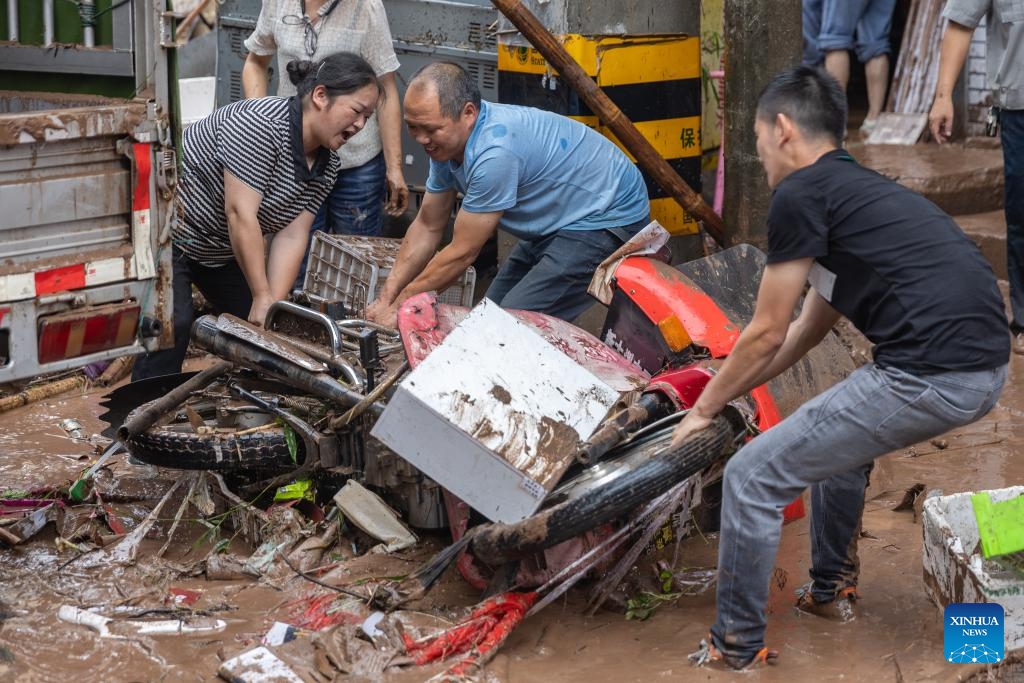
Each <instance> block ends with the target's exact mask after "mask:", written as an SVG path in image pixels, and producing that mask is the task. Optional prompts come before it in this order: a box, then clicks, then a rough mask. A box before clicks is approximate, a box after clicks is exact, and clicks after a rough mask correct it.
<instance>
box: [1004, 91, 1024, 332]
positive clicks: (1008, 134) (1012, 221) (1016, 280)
mask: <svg viewBox="0 0 1024 683" xmlns="http://www.w3.org/2000/svg"><path fill="white" fill-rule="evenodd" d="M999 127H1000V130H1001V131H1002V136H1001V137H1002V142H1003V174H1004V177H1005V180H1006V190H1005V193H1006V194H1005V195H1004V203H1003V207H1004V211H1005V212H1006V261H1007V263H1006V275H1007V279H1008V280H1009V281H1010V308H1011V310H1012V311H1013V323H1012V327H1013V332H1014V334H1016V333H1018V332H1022V331H1024V109H1013V110H1010V109H1004V110H1003V111H1001V112H999Z"/></svg>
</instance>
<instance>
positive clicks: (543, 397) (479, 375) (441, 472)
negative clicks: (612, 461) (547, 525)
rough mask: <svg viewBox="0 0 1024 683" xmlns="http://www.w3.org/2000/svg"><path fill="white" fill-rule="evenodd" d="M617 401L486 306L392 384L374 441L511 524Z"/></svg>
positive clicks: (533, 506)
mask: <svg viewBox="0 0 1024 683" xmlns="http://www.w3.org/2000/svg"><path fill="white" fill-rule="evenodd" d="M620 396H621V394H620V392H619V391H617V390H616V389H614V388H612V387H610V386H609V385H608V384H606V383H605V382H603V381H602V380H600V379H598V378H597V377H596V376H595V375H594V374H592V373H591V372H590V371H589V370H587V369H586V368H584V367H583V366H581V365H580V364H578V363H577V362H575V361H574V360H572V359H570V358H569V357H568V356H566V355H565V354H564V353H562V352H561V351H559V350H558V349H556V348H555V347H554V346H552V345H551V344H550V343H549V342H548V341H546V340H545V339H544V338H543V337H541V336H540V335H539V334H537V332H535V331H534V330H533V329H532V328H531V327H530V326H528V325H526V324H525V323H523V322H522V321H520V320H518V319H517V318H516V317H514V316H513V315H511V314H509V313H507V312H506V311H503V310H502V309H501V308H500V307H499V306H498V305H497V304H495V303H494V302H492V301H489V300H487V299H485V300H484V301H483V302H482V303H480V304H479V305H478V306H477V307H476V308H474V309H473V310H472V311H470V313H469V315H467V316H466V318H465V319H464V320H463V321H462V322H461V323H460V324H459V325H458V326H457V327H455V328H454V329H453V330H452V332H451V333H450V334H449V335H448V336H447V337H445V339H444V341H443V342H441V344H440V345H438V346H437V347H436V348H435V349H434V350H433V351H431V352H430V354H429V355H428V356H427V357H426V358H425V359H424V360H423V361H422V362H421V363H420V364H419V365H418V366H416V368H415V369H414V370H413V371H412V372H411V373H409V375H408V376H407V377H406V378H405V380H404V381H403V382H402V383H401V384H400V385H399V386H398V389H397V390H396V392H395V395H394V396H393V397H392V398H391V399H389V401H388V404H387V407H386V408H385V410H384V413H383V414H382V415H381V417H380V418H379V419H378V420H377V423H376V425H375V426H374V428H373V431H372V434H373V436H374V437H376V438H378V439H380V440H381V441H382V442H384V444H386V445H387V446H388V447H389V448H391V449H392V450H393V451H395V452H396V453H398V454H399V455H400V456H402V457H403V458H405V459H406V460H408V461H409V462H410V463H412V464H413V465H414V466H415V467H417V468H418V469H420V470H421V471H422V472H423V473H424V474H426V475H427V476H428V477H430V478H431V479H433V480H434V481H436V482H437V483H439V484H440V485H442V486H444V487H445V488H446V489H448V490H449V491H451V492H452V493H454V494H455V495H456V496H458V497H459V498H461V499H462V500H464V501H466V502H467V503H468V504H469V505H470V506H472V507H473V508H474V509H476V510H477V511H479V512H480V513H481V514H483V515H484V516H485V517H487V518H488V519H490V520H492V521H497V522H506V523H507V522H515V521H518V520H520V519H524V518H525V517H528V516H529V515H531V514H533V513H534V512H535V511H536V510H537V508H538V507H539V506H540V503H541V501H542V500H543V498H544V496H546V495H547V493H548V492H549V491H550V490H551V489H552V488H554V486H555V485H556V484H557V483H558V480H559V479H560V478H561V476H562V474H563V473H564V472H565V469H566V467H568V466H569V464H570V463H571V462H572V461H573V459H574V456H575V453H576V449H577V446H578V444H579V442H580V441H582V440H584V439H586V438H588V437H589V436H590V435H591V434H593V432H594V430H595V429H596V428H597V426H598V425H599V424H600V423H601V421H602V419H603V418H604V417H605V415H606V414H607V413H608V410H609V409H610V408H611V407H612V406H613V405H614V404H615V403H616V401H618V400H619V398H620Z"/></svg>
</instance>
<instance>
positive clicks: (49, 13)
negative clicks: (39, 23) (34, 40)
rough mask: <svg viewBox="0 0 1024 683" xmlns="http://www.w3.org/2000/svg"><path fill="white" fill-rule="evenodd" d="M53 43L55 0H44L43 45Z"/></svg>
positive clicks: (46, 45) (47, 45)
mask: <svg viewBox="0 0 1024 683" xmlns="http://www.w3.org/2000/svg"><path fill="white" fill-rule="evenodd" d="M51 45H53V0H43V47H49V46H51Z"/></svg>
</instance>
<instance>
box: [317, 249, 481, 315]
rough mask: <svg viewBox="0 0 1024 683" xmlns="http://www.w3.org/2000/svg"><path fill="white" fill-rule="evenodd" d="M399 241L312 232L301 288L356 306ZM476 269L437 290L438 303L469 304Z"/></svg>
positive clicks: (373, 292)
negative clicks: (304, 276) (304, 277)
mask: <svg viewBox="0 0 1024 683" xmlns="http://www.w3.org/2000/svg"><path fill="white" fill-rule="evenodd" d="M401 243H402V241H401V240H397V239H389V238H387V237H361V236H358V235H329V234H327V233H324V232H320V231H317V232H314V233H313V243H312V245H311V246H310V250H309V264H308V266H307V268H306V279H305V280H303V283H302V290H303V292H305V294H306V296H307V297H309V299H310V301H314V302H318V303H319V302H324V301H341V302H342V303H344V304H345V306H347V307H348V308H350V309H353V310H360V309H362V308H363V307H365V306H366V304H368V303H370V302H371V301H373V300H374V299H375V298H376V297H377V291H378V290H379V289H380V287H382V286H383V285H384V282H385V281H386V280H387V278H388V274H389V273H390V272H391V268H392V266H393V265H394V263H395V258H396V257H397V256H398V247H399V245H401ZM475 285H476V271H474V270H473V268H472V267H470V268H467V269H466V272H465V274H464V275H463V276H462V278H461V279H460V280H459V282H456V283H455V284H453V285H452V286H450V287H448V288H447V289H446V290H444V291H443V292H441V293H440V294H438V297H437V300H438V301H440V302H441V303H445V304H452V305H455V306H472V305H473V287H474V286H475Z"/></svg>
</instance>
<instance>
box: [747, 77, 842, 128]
mask: <svg viewBox="0 0 1024 683" xmlns="http://www.w3.org/2000/svg"><path fill="white" fill-rule="evenodd" d="M779 114H785V115H786V116H788V117H789V118H790V119H792V120H793V122H794V123H796V125H797V126H798V127H799V128H800V130H801V131H803V133H804V134H805V135H807V136H808V137H811V138H824V137H827V138H829V139H831V140H832V141H833V142H834V143H835V144H836V146H841V145H842V144H843V138H844V137H845V136H846V93H845V92H843V89H842V87H840V85H839V82H838V81H836V79H835V78H833V77H832V76H830V75H829V74H828V72H826V71H825V70H824V69H820V68H817V67H812V66H804V65H800V66H794V67H790V68H789V69H786V70H785V71H783V72H782V73H780V74H779V75H777V76H776V77H775V78H773V79H772V80H771V82H770V83H769V84H768V85H767V86H765V89H764V90H762V91H761V96H760V97H759V98H758V100H757V118H759V119H761V120H762V121H775V117H776V116H778V115H779Z"/></svg>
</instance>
